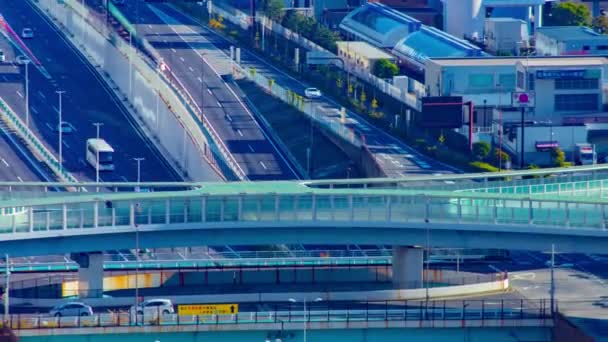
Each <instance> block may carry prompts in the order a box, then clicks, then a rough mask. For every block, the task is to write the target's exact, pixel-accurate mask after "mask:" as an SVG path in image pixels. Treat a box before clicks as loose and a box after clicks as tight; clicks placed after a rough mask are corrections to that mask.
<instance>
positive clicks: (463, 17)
mask: <svg viewBox="0 0 608 342" xmlns="http://www.w3.org/2000/svg"><path fill="white" fill-rule="evenodd" d="M545 2H546V0H443V20H444V26H443V27H444V30H445V31H446V32H447V33H449V34H451V35H453V36H456V37H458V38H465V39H471V40H476V41H482V40H483V38H484V37H483V30H484V20H485V19H486V18H515V19H521V20H523V21H524V22H526V23H528V24H532V23H534V26H535V27H541V26H542V5H543V4H544V3H545Z"/></svg>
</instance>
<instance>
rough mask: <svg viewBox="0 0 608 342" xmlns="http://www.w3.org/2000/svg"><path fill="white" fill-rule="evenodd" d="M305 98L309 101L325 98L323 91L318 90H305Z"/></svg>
mask: <svg viewBox="0 0 608 342" xmlns="http://www.w3.org/2000/svg"><path fill="white" fill-rule="evenodd" d="M304 96H306V97H307V98H309V99H314V98H318V97H321V96H323V95H322V94H321V91H320V90H319V89H317V88H306V89H304Z"/></svg>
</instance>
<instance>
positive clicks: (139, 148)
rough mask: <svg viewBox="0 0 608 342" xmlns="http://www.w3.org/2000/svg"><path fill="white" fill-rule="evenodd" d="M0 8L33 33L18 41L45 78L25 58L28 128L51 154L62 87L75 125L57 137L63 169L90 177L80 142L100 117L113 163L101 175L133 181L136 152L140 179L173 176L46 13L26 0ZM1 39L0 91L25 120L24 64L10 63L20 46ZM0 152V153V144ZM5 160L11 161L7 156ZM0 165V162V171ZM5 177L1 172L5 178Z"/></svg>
mask: <svg viewBox="0 0 608 342" xmlns="http://www.w3.org/2000/svg"><path fill="white" fill-rule="evenodd" d="M0 8H1V9H2V15H3V17H4V18H5V20H6V21H7V22H8V24H9V25H10V26H11V27H12V28H13V29H14V31H16V32H17V33H20V32H21V30H22V29H23V28H25V27H29V28H32V29H33V30H34V38H32V39H23V42H24V43H25V44H26V45H27V47H28V49H30V50H31V51H32V53H33V54H34V56H35V57H36V58H37V59H38V60H39V61H40V62H41V64H42V65H41V66H42V67H43V68H44V70H46V71H47V72H48V75H50V78H49V77H47V76H45V74H43V73H41V72H40V69H39V68H36V67H34V65H33V64H30V68H29V94H30V96H29V98H30V128H31V129H32V130H33V131H34V132H35V134H36V135H37V136H38V137H39V138H40V139H41V140H42V142H43V143H44V144H45V145H46V146H47V147H48V148H49V150H51V151H52V152H53V153H55V154H58V133H57V132H56V131H55V130H54V129H53V127H55V126H56V125H57V123H58V111H59V95H58V94H57V93H56V92H57V91H59V90H61V91H65V93H64V94H63V99H62V102H63V103H62V107H63V108H62V109H63V110H62V113H63V120H64V121H67V122H70V123H71V124H72V125H73V126H74V128H75V131H74V132H73V133H71V134H64V137H63V161H64V167H65V168H66V169H67V170H68V171H69V172H71V173H72V174H74V175H75V176H76V178H77V179H78V180H81V181H86V180H95V170H94V168H93V167H91V166H90V165H88V164H87V162H86V157H85V146H86V140H87V139H89V138H94V137H95V136H96V129H95V127H94V126H93V123H94V122H100V123H103V126H102V127H101V137H102V138H104V139H105V140H107V141H108V143H109V144H110V145H111V146H112V147H113V148H114V150H115V153H114V163H115V167H116V169H115V171H113V172H102V174H101V180H102V181H127V180H128V181H134V180H135V179H136V173H137V168H136V162H135V161H134V160H133V158H136V157H143V158H145V161H144V162H143V164H142V180H144V181H171V180H178V179H179V177H178V176H177V175H176V174H175V172H174V171H173V170H172V168H171V167H170V166H169V164H167V162H166V161H165V160H164V158H163V157H162V156H161V155H160V153H159V152H158V151H157V150H156V148H155V147H154V146H153V145H152V143H151V142H150V140H149V139H148V138H147V137H145V136H144V135H143V133H142V132H141V130H140V129H139V128H138V127H137V126H136V124H135V123H134V122H133V121H132V119H131V117H130V116H129V114H128V112H127V109H126V107H125V106H124V104H123V103H121V102H120V101H119V100H118V99H117V97H116V96H114V94H113V93H112V92H111V90H110V89H109V87H108V86H107V85H106V84H105V83H104V82H103V80H102V79H100V77H99V75H98V74H97V73H96V72H95V70H94V69H93V68H92V66H91V65H90V64H89V63H88V62H87V61H86V60H85V59H84V57H83V56H82V55H81V54H80V53H79V52H78V51H77V50H76V49H75V47H74V46H72V45H71V44H69V43H68V42H67V40H66V39H65V37H64V36H63V35H62V34H61V33H60V32H58V31H57V30H56V29H55V27H54V26H53V25H51V24H50V22H49V21H48V19H47V18H46V17H44V16H42V15H41V13H40V12H38V11H37V10H36V9H34V7H33V6H32V4H30V2H29V1H10V0H0ZM2 44H3V45H2V49H3V50H4V51H5V53H6V55H7V58H6V63H5V65H3V66H2V68H4V69H3V73H5V74H6V73H8V74H9V75H11V77H9V78H6V79H0V83H1V85H0V87H1V88H0V96H1V97H2V98H3V99H4V100H5V101H6V102H7V103H8V104H9V105H10V106H11V107H12V108H13V110H14V111H15V112H17V113H18V114H19V115H20V116H21V117H22V118H23V119H24V121H25V98H24V94H25V82H24V79H25V77H24V72H25V70H24V67H23V66H18V65H16V63H14V61H15V59H14V57H15V55H21V54H23V51H20V49H19V48H18V44H14V43H13V44H10V45H9V44H8V43H7V42H6V41H4V42H3V43H2ZM0 153H3V152H2V150H1V149H0ZM7 155H8V154H7ZM0 156H1V157H3V158H5V160H6V159H7V157H4V156H2V155H0ZM10 159H11V160H13V161H14V160H15V158H14V157H10ZM6 161H7V162H9V164H11V161H9V160H6ZM1 162H2V161H1V160H0V163H1ZM30 166H31V165H30ZM2 167H3V165H2V164H0V172H2V171H1V170H2ZM30 168H31V167H30ZM24 174H26V173H24ZM0 177H3V173H0ZM21 177H22V178H23V176H21ZM9 178H10V177H8V176H7V179H6V180H9Z"/></svg>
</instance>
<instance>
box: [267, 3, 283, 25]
mask: <svg viewBox="0 0 608 342" xmlns="http://www.w3.org/2000/svg"><path fill="white" fill-rule="evenodd" d="M262 11H264V14H266V16H267V17H268V18H270V19H272V20H274V21H276V22H279V23H280V22H281V20H282V19H283V15H284V14H285V12H284V11H285V3H284V2H283V0H265V1H264V2H263V4H262Z"/></svg>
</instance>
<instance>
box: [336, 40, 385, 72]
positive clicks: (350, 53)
mask: <svg viewBox="0 0 608 342" xmlns="http://www.w3.org/2000/svg"><path fill="white" fill-rule="evenodd" d="M336 45H337V46H338V56H339V57H341V58H342V60H343V61H344V63H345V64H347V66H348V68H349V69H353V68H354V69H358V70H360V71H367V72H371V73H373V71H374V66H375V64H376V62H377V61H378V60H380V59H388V60H389V61H391V62H393V63H394V62H395V61H396V58H395V56H393V55H390V54H388V53H386V52H384V51H382V50H380V49H378V48H376V47H374V46H372V45H370V44H368V43H366V42H349V41H341V42H337V43H336Z"/></svg>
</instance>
